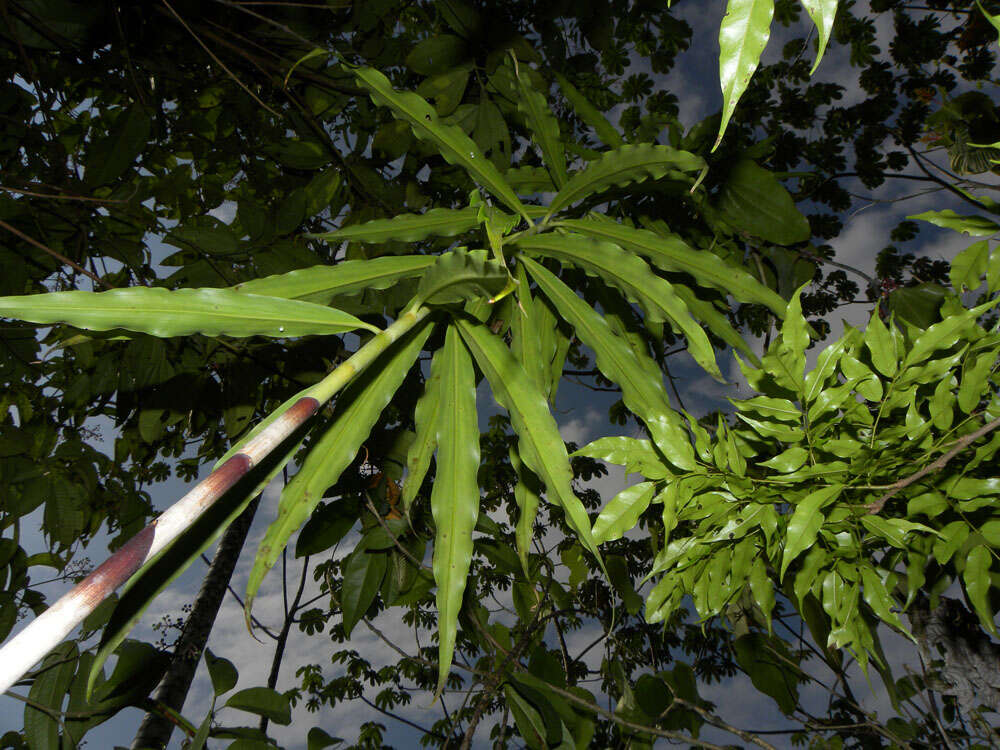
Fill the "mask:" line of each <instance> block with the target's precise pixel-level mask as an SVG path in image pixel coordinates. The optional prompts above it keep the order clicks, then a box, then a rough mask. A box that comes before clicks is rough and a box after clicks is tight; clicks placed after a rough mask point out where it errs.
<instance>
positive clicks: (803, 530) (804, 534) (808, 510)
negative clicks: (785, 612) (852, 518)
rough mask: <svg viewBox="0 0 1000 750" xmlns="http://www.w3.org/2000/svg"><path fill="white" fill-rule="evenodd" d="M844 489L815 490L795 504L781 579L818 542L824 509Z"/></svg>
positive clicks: (790, 521)
mask: <svg viewBox="0 0 1000 750" xmlns="http://www.w3.org/2000/svg"><path fill="white" fill-rule="evenodd" d="M843 489H844V487H843V485H841V484H833V485H830V486H828V487H823V488H821V489H818V490H814V491H813V492H810V493H809V494H808V495H806V496H805V497H804V498H802V500H800V501H799V502H797V503H796V504H795V512H794V513H792V517H791V518H790V519H789V520H788V530H787V531H786V533H785V551H784V553H783V555H782V557H781V578H784V577H785V571H786V570H788V566H789V565H790V564H791V563H792V561H793V560H794V559H795V558H796V557H798V556H799V555H800V554H801V553H802V552H804V551H805V550H807V549H809V548H810V547H811V546H812V544H813V542H815V541H816V534H817V532H819V529H820V527H821V526H822V525H823V520H824V516H823V513H822V509H823V508H824V507H825V506H827V505H829V504H830V503H832V502H833V501H834V500H836V499H837V498H838V497H839V496H840V493H841V491H842V490H843Z"/></svg>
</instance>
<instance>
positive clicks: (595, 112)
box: [554, 73, 624, 148]
mask: <svg viewBox="0 0 1000 750" xmlns="http://www.w3.org/2000/svg"><path fill="white" fill-rule="evenodd" d="M554 75H555V79H556V81H557V82H558V83H559V88H560V89H562V92H563V96H565V97H566V100H567V101H568V102H569V103H570V105H571V106H572V107H573V111H574V112H576V113H577V114H578V115H579V116H580V119H581V120H583V121H584V122H585V123H587V124H588V125H589V126H590V127H592V128H593V129H594V132H595V133H597V137H598V138H600V139H601V140H602V141H604V142H605V143H606V144H607V145H608V146H611V148H618V147H619V146H621V145H622V144H623V143H624V141H622V137H621V134H619V132H618V131H617V130H615V127H614V126H613V125H612V124H611V123H610V122H608V118H606V117H605V116H604V115H603V114H601V112H600V110H599V109H597V107H595V106H594V105H593V104H591V103H590V101H589V100H588V99H587V98H586V97H585V96H584V95H583V94H581V93H580V91H579V90H578V89H577V88H576V86H574V85H573V84H572V83H570V82H569V81H568V80H567V79H566V77H565V76H563V75H560V74H559V73H555V74H554Z"/></svg>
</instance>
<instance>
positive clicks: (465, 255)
mask: <svg viewBox="0 0 1000 750" xmlns="http://www.w3.org/2000/svg"><path fill="white" fill-rule="evenodd" d="M509 278H510V276H509V274H508V273H507V269H506V268H504V266H503V264H501V263H500V262H498V261H495V260H491V259H490V258H489V257H487V254H486V251H485V250H473V251H472V252H467V251H465V250H455V251H454V252H450V253H444V254H443V255H440V256H438V259H437V262H436V263H435V264H434V265H433V266H431V267H430V268H428V269H427V270H426V271H425V272H424V275H423V276H421V277H420V286H418V287H417V295H416V296H417V299H418V300H420V301H421V303H423V304H428V305H448V304H454V303H456V302H462V301H464V300H476V299H491V298H492V297H494V296H495V295H497V294H500V292H502V291H503V289H504V287H506V285H507V281H508V279H509Z"/></svg>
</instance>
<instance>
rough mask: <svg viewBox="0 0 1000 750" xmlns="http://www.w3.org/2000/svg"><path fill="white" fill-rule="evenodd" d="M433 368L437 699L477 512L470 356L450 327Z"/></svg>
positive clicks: (454, 631)
mask: <svg viewBox="0 0 1000 750" xmlns="http://www.w3.org/2000/svg"><path fill="white" fill-rule="evenodd" d="M439 359H440V360H441V361H440V363H439V362H438V360H439ZM434 366H435V368H436V369H438V370H439V371H440V377H441V409H440V414H439V417H438V422H437V444H438V453H437V474H436V475H435V480H434V489H433V491H432V492H431V515H432V516H433V517H434V529H435V531H434V563H433V565H434V581H435V583H437V608H438V684H437V690H436V691H435V698H436V697H437V696H438V695H440V694H441V691H442V690H443V689H444V687H445V682H446V681H447V679H448V672H449V670H450V669H451V659H452V655H453V654H454V651H455V638H456V635H457V633H458V613H459V610H461V608H462V595H463V593H464V592H465V582H466V578H467V577H468V575H469V565H470V563H471V562H472V530H473V529H474V528H475V526H476V519H477V518H478V516H479V482H478V480H477V478H476V477H477V473H478V471H479V417H478V415H477V413H476V378H475V372H474V371H473V368H472V358H471V357H470V356H469V351H468V349H466V348H465V345H464V344H463V343H462V338H461V336H460V335H459V333H458V331H457V330H456V329H455V327H454V326H450V327H449V328H448V332H447V334H446V335H445V342H444V347H443V348H442V349H441V350H439V351H438V352H437V354H435V355H434Z"/></svg>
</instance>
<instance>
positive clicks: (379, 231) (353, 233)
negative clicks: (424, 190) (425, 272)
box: [306, 206, 479, 243]
mask: <svg viewBox="0 0 1000 750" xmlns="http://www.w3.org/2000/svg"><path fill="white" fill-rule="evenodd" d="M478 212H479V209H478V208H477V207H475V206H470V207H469V208H432V209H431V210H430V211H428V212H427V213H423V214H400V215H398V216H393V217H392V218H391V219H374V220H373V221H366V222H364V223H363V224H351V225H350V226H346V227H341V228H340V229H336V230H334V231H332V232H323V233H321V234H307V235H306V237H311V238H312V239H316V240H325V241H326V242H330V243H339V242H348V241H350V242H387V241H388V240H398V241H399V242H418V241H420V240H423V239H426V238H428V237H454V236H455V235H456V234H462V232H468V231H469V230H470V229H473V228H475V226H476V225H477V224H478V223H479V220H478V218H477V216H478Z"/></svg>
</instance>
